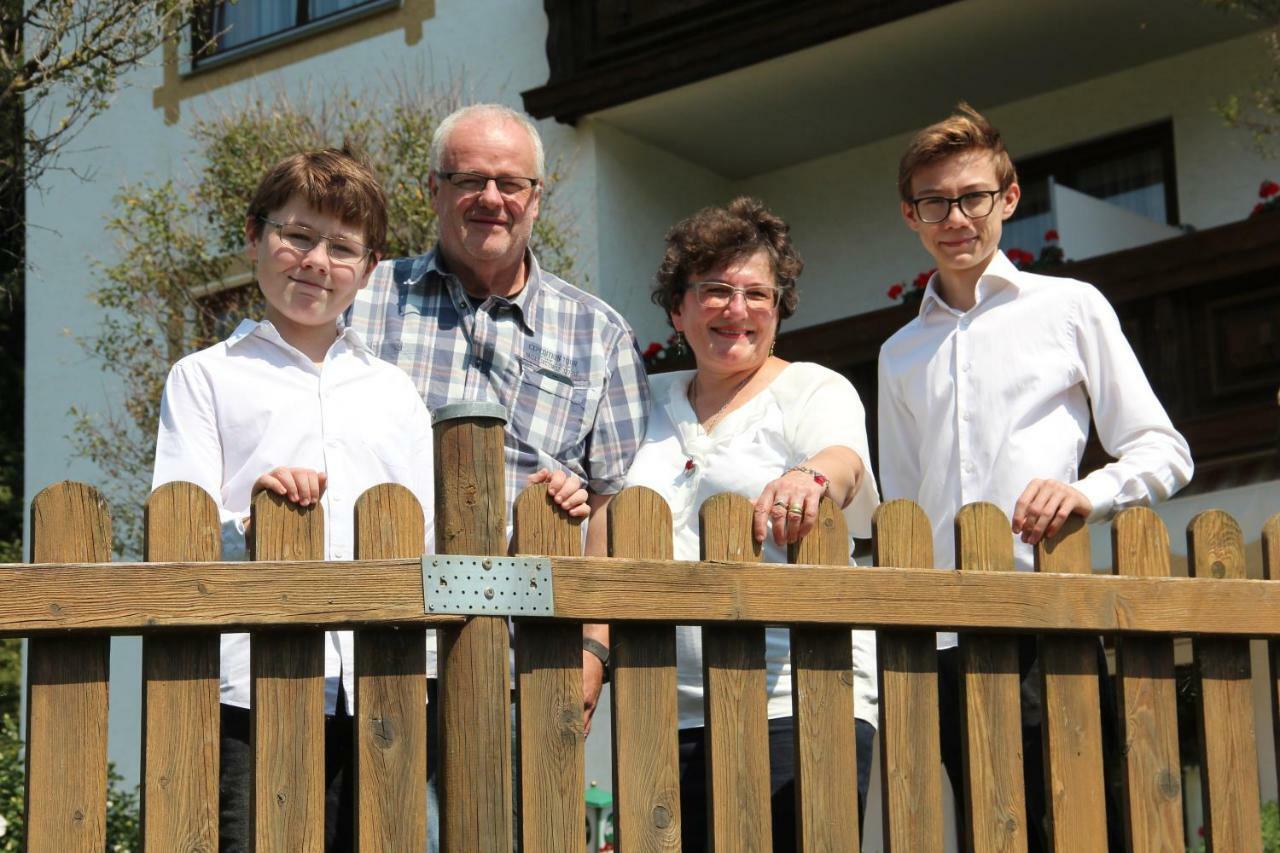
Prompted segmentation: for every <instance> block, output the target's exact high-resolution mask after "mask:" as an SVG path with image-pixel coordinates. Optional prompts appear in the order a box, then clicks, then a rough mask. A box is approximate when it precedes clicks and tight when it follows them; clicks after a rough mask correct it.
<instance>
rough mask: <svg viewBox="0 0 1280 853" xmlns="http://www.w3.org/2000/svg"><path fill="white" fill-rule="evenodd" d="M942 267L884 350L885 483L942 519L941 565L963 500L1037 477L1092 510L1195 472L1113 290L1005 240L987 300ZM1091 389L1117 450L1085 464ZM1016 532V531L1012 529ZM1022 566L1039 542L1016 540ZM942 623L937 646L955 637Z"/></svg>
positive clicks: (985, 284)
mask: <svg viewBox="0 0 1280 853" xmlns="http://www.w3.org/2000/svg"><path fill="white" fill-rule="evenodd" d="M937 286H938V279H937V275H936V274H935V275H934V277H933V278H932V279H931V280H930V281H929V286H928V287H927V288H926V290H925V294H924V299H923V300H922V302H921V305H920V313H919V316H917V317H916V318H914V319H913V320H912V321H911V322H909V323H908V324H907V325H905V326H903V327H902V328H901V329H899V330H898V332H897V333H895V334H894V335H893V337H891V338H889V340H888V341H886V342H885V344H884V346H883V347H882V348H881V350H880V368H879V375H880V391H879V422H880V423H879V435H880V483H881V485H882V487H883V489H884V495H885V499H886V500H888V499H892V498H909V499H910V500H913V501H915V502H917V503H918V504H919V505H920V507H921V508H922V509H923V510H924V511H925V513H926V514H927V515H928V516H929V520H930V522H931V523H932V525H933V547H934V552H933V559H934V565H936V566H938V567H940V568H950V567H953V566H954V565H955V543H954V522H955V513H956V511H957V510H958V509H960V507H962V506H963V505H965V504H967V503H972V502H974V501H990V502H991V503H994V504H995V505H996V506H998V507H1000V509H1001V510H1002V511H1003V512H1004V513H1005V514H1006V515H1009V516H1012V514H1013V509H1014V504H1015V503H1016V502H1017V499H1018V497H1019V496H1020V495H1021V494H1022V492H1023V490H1024V489H1025V488H1026V486H1027V484H1028V483H1029V482H1030V481H1031V480H1033V479H1052V480H1059V481H1061V482H1064V483H1067V484H1069V485H1071V486H1073V487H1074V488H1076V489H1078V490H1079V491H1080V492H1081V493H1082V494H1084V496H1085V497H1086V498H1088V500H1089V502H1090V503H1091V504H1092V505H1093V511H1092V512H1091V513H1090V515H1089V520H1090V521H1098V520H1103V519H1107V518H1110V517H1111V516H1112V515H1113V514H1114V513H1116V512H1117V511H1119V510H1121V509H1123V508H1125V507H1130V506H1141V505H1147V504H1150V503H1152V502H1153V501H1158V500H1164V499H1166V498H1168V497H1169V496H1170V495H1172V494H1173V493H1174V492H1176V491H1177V490H1178V489H1180V488H1182V487H1183V486H1184V485H1186V484H1187V482H1188V481H1189V480H1190V479H1191V472H1192V464H1191V452H1190V450H1189V449H1188V447H1187V442H1186V440H1185V439H1183V437H1182V436H1181V435H1180V434H1179V433H1178V432H1177V431H1176V430H1175V429H1174V428H1173V424H1171V423H1170V421H1169V416H1168V415H1167V414H1165V411H1164V408H1163V407H1162V406H1161V405H1160V401H1159V400H1157V399H1156V396H1155V394H1154V393H1153V392H1152V390H1151V385H1150V384H1149V383H1148V382H1147V377H1146V376H1145V374H1143V372H1142V367H1141V366H1140V365H1139V364H1138V359H1137V358H1136V357H1135V356H1134V354H1133V349H1132V348H1131V347H1130V346H1129V342H1128V341H1127V340H1126V339H1125V336H1124V333H1123V332H1122V331H1121V329H1120V322H1119V320H1118V319H1117V318H1116V314H1115V311H1114V310H1113V309H1112V308H1111V305H1110V303H1109V302H1107V300H1106V297H1104V296H1103V295H1102V294H1101V293H1099V292H1098V291H1097V290H1096V289H1095V288H1094V287H1093V286H1091V285H1088V284H1085V283H1084V282H1080V281H1075V280H1072V279H1065V278H1056V277H1052V276H1042V275H1034V274H1032V273H1026V272H1022V271H1020V270H1018V269H1017V268H1016V267H1014V265H1013V264H1012V263H1011V262H1010V261H1009V259H1008V258H1006V257H1005V255H1004V253H1003V252H997V253H996V255H995V256H994V257H993V258H992V260H991V263H990V264H989V265H988V266H987V269H986V271H985V272H984V273H983V274H982V276H981V277H980V278H979V279H978V285H977V302H976V304H975V305H974V307H973V308H971V309H969V310H968V311H957V310H955V309H954V308H952V307H951V306H949V305H947V303H946V302H944V301H943V299H942V298H941V296H940V295H939V292H938V290H937ZM1090 401H1092V405H1093V420H1094V422H1095V423H1096V424H1097V427H1098V436H1099V438H1100V439H1101V440H1102V446H1103V448H1104V449H1105V450H1106V451H1107V452H1108V453H1109V454H1111V455H1112V456H1113V457H1115V460H1116V461H1114V462H1112V463H1110V464H1108V465H1106V466H1104V467H1102V468H1099V469H1098V470H1097V471H1093V472H1091V473H1090V474H1089V475H1088V476H1086V477H1083V478H1081V477H1080V476H1079V465H1080V457H1081V455H1082V454H1083V452H1084V447H1085V442H1086V441H1087V439H1088V437H1089V412H1090ZM1009 535H1010V536H1011V537H1012V536H1013V533H1012V531H1011V532H1010V534H1009ZM1014 544H1015V547H1014V556H1015V559H1016V561H1017V564H1018V568H1020V569H1030V568H1032V564H1033V552H1032V549H1031V546H1029V545H1026V544H1024V543H1023V542H1022V541H1021V539H1020V538H1017V539H1015V540H1014ZM954 637H955V635H954V634H951V635H940V645H941V646H950V645H954V644H955V640H954Z"/></svg>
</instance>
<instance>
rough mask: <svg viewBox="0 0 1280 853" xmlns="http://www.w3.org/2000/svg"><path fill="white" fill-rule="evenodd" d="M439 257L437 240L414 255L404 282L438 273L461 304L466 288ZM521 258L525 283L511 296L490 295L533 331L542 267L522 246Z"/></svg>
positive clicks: (540, 287)
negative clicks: (522, 258)
mask: <svg viewBox="0 0 1280 853" xmlns="http://www.w3.org/2000/svg"><path fill="white" fill-rule="evenodd" d="M442 260H443V259H442V256H441V254H440V244H439V243H437V244H436V245H435V248H433V249H432V250H431V251H430V252H428V253H427V254H425V255H420V256H418V257H416V258H414V259H413V266H412V267H411V268H410V270H409V278H408V280H407V283H408V284H409V286H410V287H412V286H414V285H416V284H417V283H418V282H419V281H420V280H422V279H423V278H424V277H427V276H429V275H431V276H437V277H439V278H440V279H441V280H443V281H444V282H445V285H446V289H447V290H448V291H449V294H450V296H452V297H453V300H454V304H455V305H458V306H461V303H462V302H463V301H465V300H466V291H465V290H463V288H462V282H461V281H460V280H459V279H458V277H457V276H456V275H454V274H453V273H451V272H449V271H448V270H447V269H445V267H444V264H443V262H442ZM524 260H525V284H524V287H523V288H521V290H520V292H519V293H517V294H516V295H515V296H513V297H511V298H510V299H507V298H506V297H502V296H497V297H492V298H494V299H497V300H499V301H501V302H505V303H507V304H509V305H510V306H511V307H512V313H513V315H514V316H515V318H516V320H518V321H519V322H520V325H522V326H523V327H524V328H525V331H527V332H529V333H530V334H532V333H533V331H534V329H535V328H536V327H537V325H538V311H539V308H540V306H541V305H542V288H543V283H542V268H541V267H540V266H538V259H537V258H535V257H534V256H533V252H532V251H530V250H529V249H525V250H524Z"/></svg>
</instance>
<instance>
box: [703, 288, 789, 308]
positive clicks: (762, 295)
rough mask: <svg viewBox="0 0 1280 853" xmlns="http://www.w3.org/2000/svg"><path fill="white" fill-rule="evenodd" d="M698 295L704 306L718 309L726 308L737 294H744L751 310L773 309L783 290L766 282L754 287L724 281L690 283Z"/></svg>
mask: <svg viewBox="0 0 1280 853" xmlns="http://www.w3.org/2000/svg"><path fill="white" fill-rule="evenodd" d="M690 286H691V287H692V288H693V292H694V294H695V295H696V296H697V297H698V304H699V305H701V306H702V307H703V308H713V309H715V310H717V311H719V310H721V309H723V308H725V307H726V306H727V305H728V304H729V303H730V302H732V301H733V297H734V295H735V294H738V293H741V294H742V301H743V302H744V303H746V306H747V308H748V309H749V310H751V311H771V310H773V309H774V308H777V307H778V299H779V298H780V297H781V295H782V291H781V290H779V289H778V288H776V287H770V286H769V285H766V284H761V285H756V286H754V287H734V286H733V285H732V284H725V283H724V282H723V281H698V282H694V283H693V284H691V285H690Z"/></svg>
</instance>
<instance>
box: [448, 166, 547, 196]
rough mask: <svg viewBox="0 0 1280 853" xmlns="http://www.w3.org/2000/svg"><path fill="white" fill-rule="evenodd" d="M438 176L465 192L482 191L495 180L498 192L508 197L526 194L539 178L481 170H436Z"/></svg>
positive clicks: (536, 183)
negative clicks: (496, 173)
mask: <svg viewBox="0 0 1280 853" xmlns="http://www.w3.org/2000/svg"><path fill="white" fill-rule="evenodd" d="M436 174H437V175H438V176H440V177H441V178H443V179H444V180H446V181H448V182H449V183H450V184H452V185H453V186H454V187H455V188H456V189H460V190H462V191H463V192H464V193H482V192H484V189H485V187H487V186H489V182H490V181H493V182H494V184H496V185H497V187H498V192H500V193H502V194H503V195H504V196H506V197H507V198H520V197H522V196H526V195H528V194H529V192H530V191H531V190H532V189H533V188H534V187H536V186H537V185H538V179H537V178H521V177H516V176H514V175H481V174H480V173H479V172H436Z"/></svg>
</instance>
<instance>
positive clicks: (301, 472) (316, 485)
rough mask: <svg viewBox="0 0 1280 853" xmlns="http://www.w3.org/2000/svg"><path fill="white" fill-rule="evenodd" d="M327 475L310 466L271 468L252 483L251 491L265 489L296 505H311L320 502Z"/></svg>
mask: <svg viewBox="0 0 1280 853" xmlns="http://www.w3.org/2000/svg"><path fill="white" fill-rule="evenodd" d="M328 479H329V477H328V475H327V474H325V473H324V472H323V471H312V470H311V469H310V468H289V467H286V466H283V465H282V466H281V467H279V468H272V469H271V470H270V471H268V472H267V473H265V474H263V475H262V476H261V477H259V478H258V480H257V482H255V483H254V484H253V493H254V494H257V493H258V492H260V491H262V490H263V489H266V490H267V491H271V492H275V493H276V494H277V495H280V496H281V497H283V498H286V499H287V500H289V501H291V502H292V503H296V504H297V505H298V506H311V505H312V504H314V503H319V502H320V496H321V495H323V494H324V486H325V483H326V482H327V481H328Z"/></svg>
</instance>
